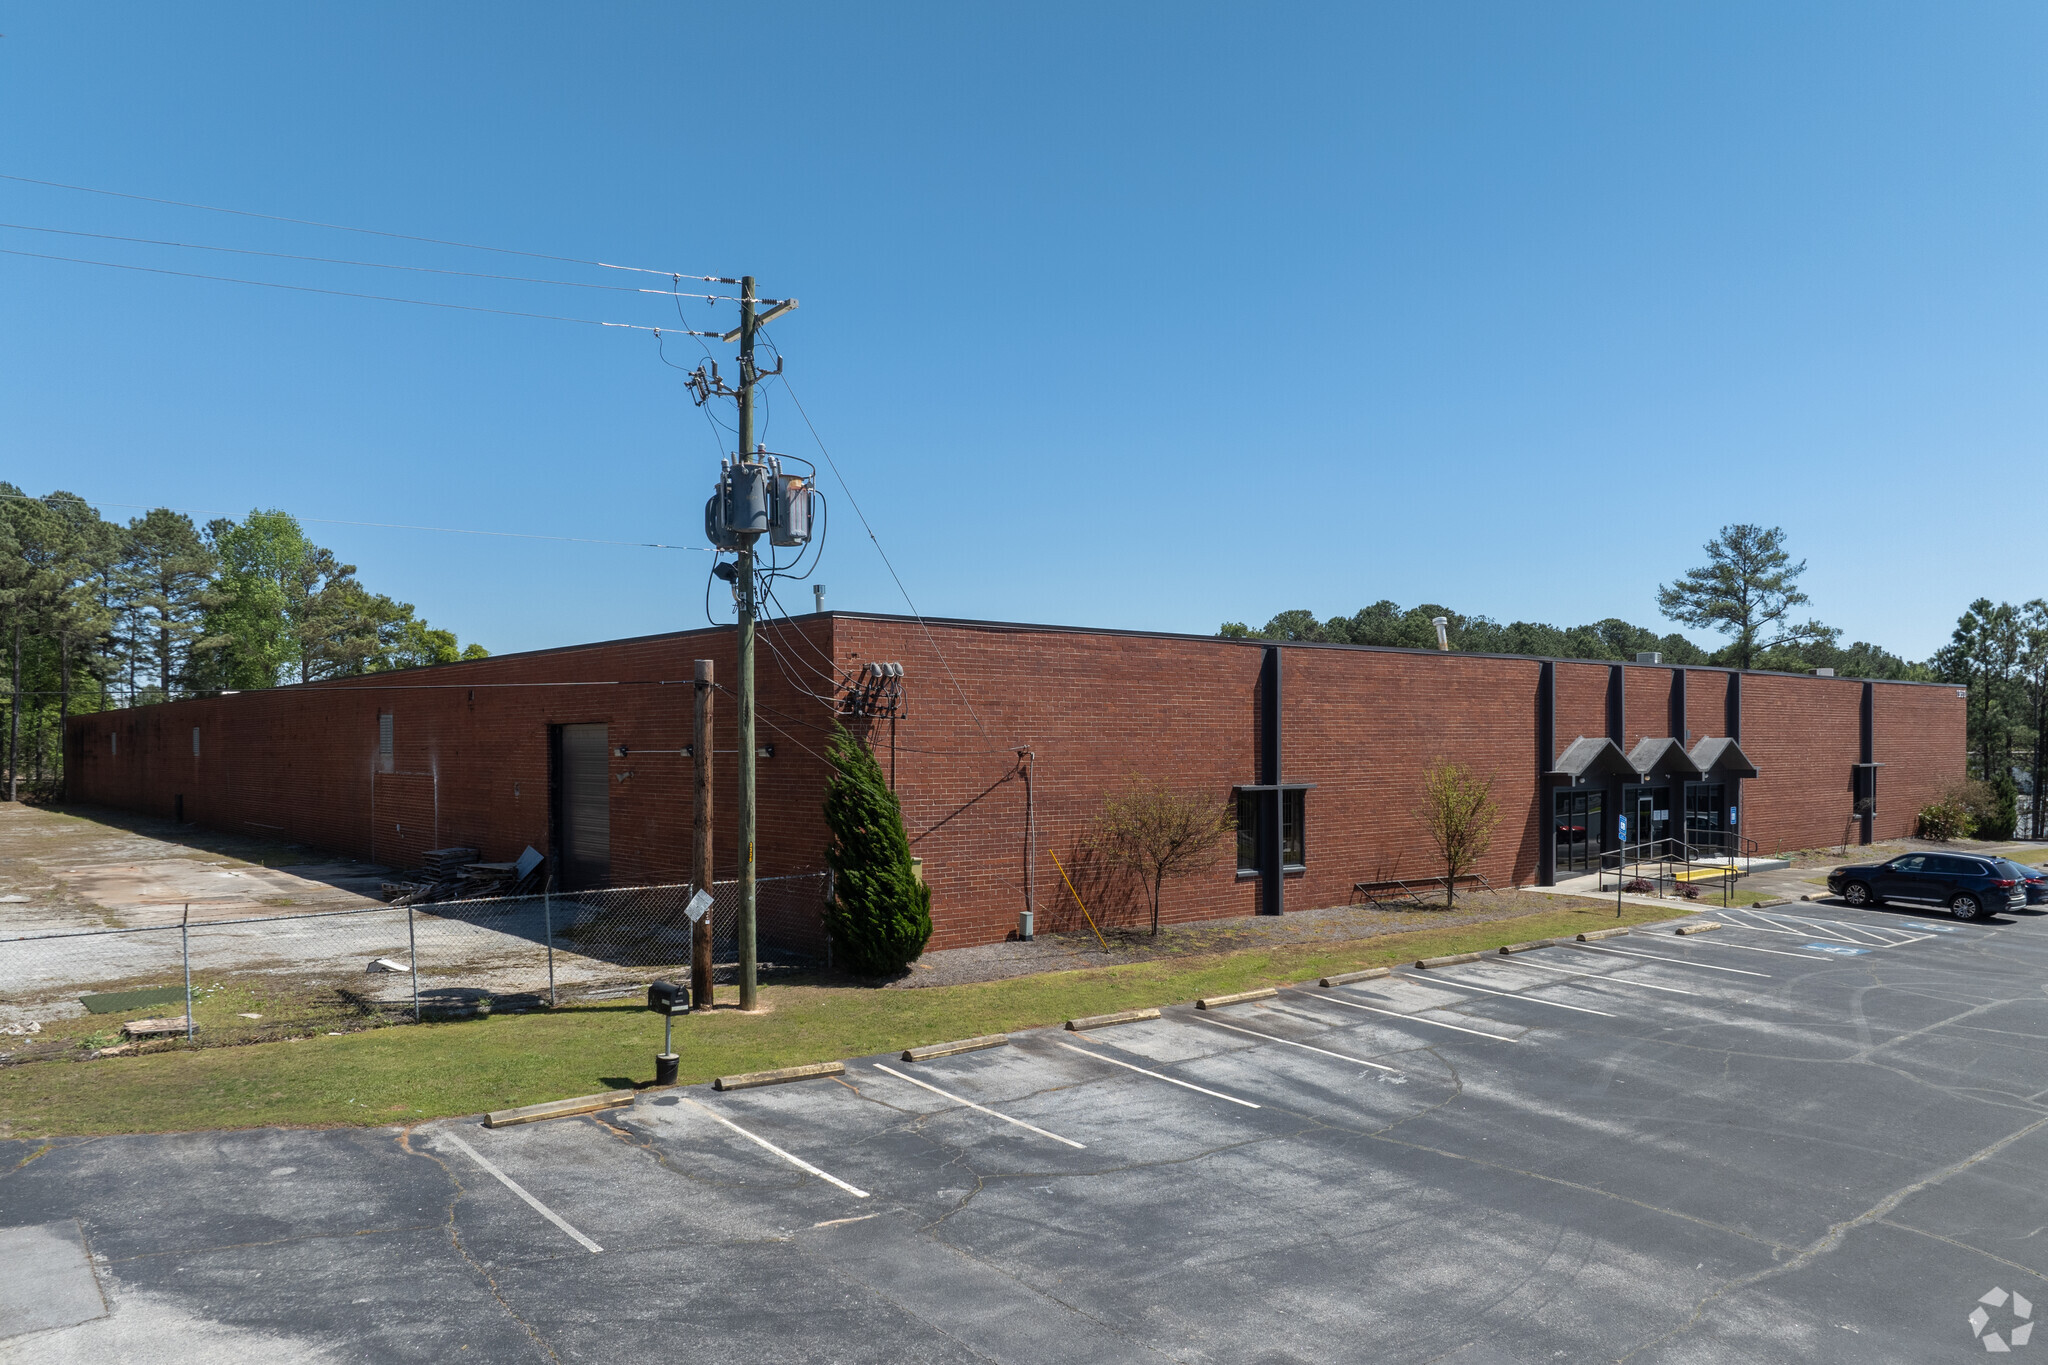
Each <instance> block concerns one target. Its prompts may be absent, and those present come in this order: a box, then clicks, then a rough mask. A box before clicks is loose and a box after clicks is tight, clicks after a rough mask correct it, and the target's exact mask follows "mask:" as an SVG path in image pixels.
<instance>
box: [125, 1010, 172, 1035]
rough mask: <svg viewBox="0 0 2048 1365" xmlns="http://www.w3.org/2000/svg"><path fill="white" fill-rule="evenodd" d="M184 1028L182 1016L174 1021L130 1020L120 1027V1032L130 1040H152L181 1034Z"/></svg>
mask: <svg viewBox="0 0 2048 1365" xmlns="http://www.w3.org/2000/svg"><path fill="white" fill-rule="evenodd" d="M185 1028H186V1021H185V1016H184V1015H182V1014H181V1015H179V1016H178V1017H177V1018H176V1019H130V1020H129V1021H128V1022H127V1023H125V1024H123V1025H121V1032H123V1033H125V1034H127V1035H128V1036H129V1037H130V1038H153V1037H156V1036H157V1035H159V1034H165V1033H183V1032H184V1031H185Z"/></svg>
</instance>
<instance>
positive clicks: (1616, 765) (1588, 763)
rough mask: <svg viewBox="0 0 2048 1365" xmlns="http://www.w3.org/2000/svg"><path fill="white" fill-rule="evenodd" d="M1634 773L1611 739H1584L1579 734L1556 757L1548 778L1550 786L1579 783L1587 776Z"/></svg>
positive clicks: (1625, 757) (1628, 775) (1622, 775)
mask: <svg viewBox="0 0 2048 1365" xmlns="http://www.w3.org/2000/svg"><path fill="white" fill-rule="evenodd" d="M1635 775H1636V770H1635V768H1634V767H1633V766H1631V765H1630V763H1629V761H1628V756H1627V755H1626V754H1624V753H1622V751H1621V749H1620V747H1619V746H1618V745H1616V744H1615V742H1614V741H1613V740H1611V739H1587V738H1586V737H1585V736H1584V735H1580V736H1579V737H1578V738H1577V739H1575V740H1573V741H1572V742H1571V746H1570V747H1569V748H1567V749H1566V750H1565V751H1564V753H1562V754H1561V755H1559V756H1558V760H1557V767H1555V768H1554V769H1552V770H1551V772H1550V774H1549V776H1550V780H1551V781H1552V782H1553V783H1558V784H1563V783H1567V782H1579V781H1583V780H1584V779H1586V778H1588V777H1595V776H1598V777H1634V776H1635Z"/></svg>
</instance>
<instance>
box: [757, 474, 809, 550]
mask: <svg viewBox="0 0 2048 1365" xmlns="http://www.w3.org/2000/svg"><path fill="white" fill-rule="evenodd" d="M810 539H811V482H810V480H809V479H806V478H803V477H802V476H800V475H796V474H781V473H778V474H777V475H776V476H775V505H774V509H773V511H772V512H771V513H770V515H769V526H768V540H769V543H770V544H774V545H804V544H808V543H809V541H810Z"/></svg>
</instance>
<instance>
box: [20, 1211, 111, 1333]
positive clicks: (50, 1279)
mask: <svg viewBox="0 0 2048 1365" xmlns="http://www.w3.org/2000/svg"><path fill="white" fill-rule="evenodd" d="M0 1266H5V1267H6V1270H5V1272H4V1273H0V1341H7V1340H9V1339H11V1338H17V1337H23V1336H27V1335H29V1334H30V1333H34V1332H47V1331H49V1330H51V1329H52V1328H57V1327H76V1326H77V1325H78V1324H79V1323H81V1322H90V1321H92V1320H93V1319H94V1318H99V1317H104V1316H106V1312H107V1303H106V1300H105V1299H104V1298H102V1297H101V1296H100V1286H99V1281H98V1279H97V1278H95V1277H94V1275H93V1273H92V1261H91V1259H90V1258H89V1257H88V1256H87V1255H86V1251H85V1241H84V1239H83V1238H82V1237H81V1236H80V1234H79V1231H78V1224H77V1223H75V1222H68V1221H67V1222H56V1223H37V1224H31V1225H29V1226H26V1227H14V1228H0Z"/></svg>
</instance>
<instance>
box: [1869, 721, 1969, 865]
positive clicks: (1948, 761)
mask: <svg viewBox="0 0 2048 1365" xmlns="http://www.w3.org/2000/svg"><path fill="white" fill-rule="evenodd" d="M1872 691H1873V694H1874V695H1873V696H1872V698H1871V702H1872V707H1871V720H1872V725H1871V737H1872V739H1873V740H1874V741H1875V743H1874V746H1873V749H1874V752H1873V754H1872V757H1873V758H1875V759H1876V760H1877V761H1878V762H1879V763H1882V764H1884V765H1885V766H1884V767H1882V768H1880V769H1878V775H1877V819H1876V820H1874V821H1873V822H1872V824H1873V826H1874V829H1873V835H1874V837H1876V838H1879V839H1896V838H1899V837H1901V836H1903V835H1907V834H1911V833H1912V832H1913V830H1914V827H1915V824H1916V822H1917V820H1918V817H1919V814H1920V809H1921V807H1923V806H1927V805H1930V804H1932V803H1933V802H1934V801H1935V799H1936V798H1938V797H1939V796H1940V795H1941V794H1942V792H1943V791H1944V790H1946V789H1947V788H1949V787H1951V786H1953V785H1955V784H1956V783H1958V782H1960V781H1962V780H1963V776H1964V773H1963V745H1964V743H1965V739H1964V736H1965V727H1964V707H1965V706H1966V705H1967V703H1966V702H1965V701H1964V699H1963V696H1962V695H1961V692H1962V689H1960V688H1956V687H1903V686H1900V685H1898V684H1896V683H1878V684H1877V685H1876V686H1875V687H1874V688H1873V689H1872Z"/></svg>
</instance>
